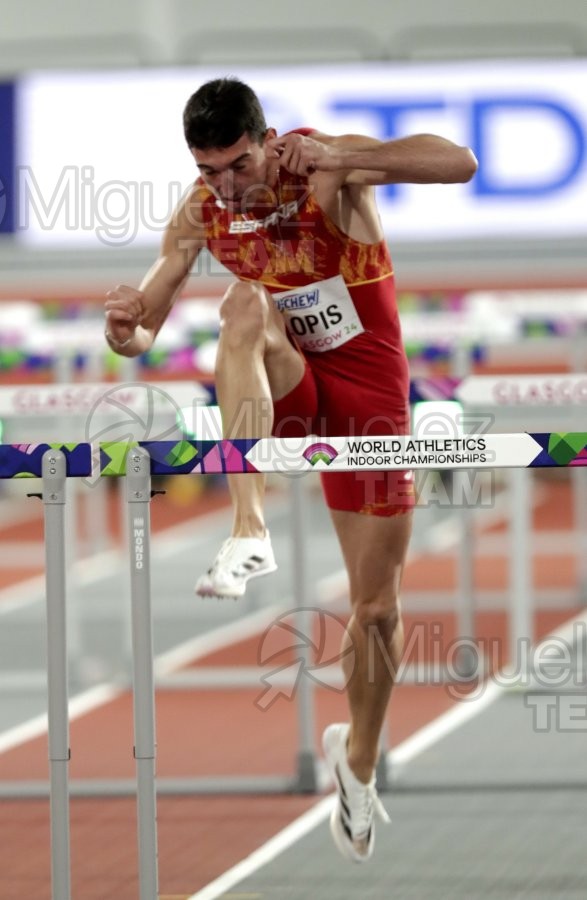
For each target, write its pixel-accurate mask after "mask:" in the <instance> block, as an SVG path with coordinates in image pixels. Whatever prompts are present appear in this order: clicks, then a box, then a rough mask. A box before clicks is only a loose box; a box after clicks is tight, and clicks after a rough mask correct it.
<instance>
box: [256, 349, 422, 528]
mask: <svg viewBox="0 0 587 900" xmlns="http://www.w3.org/2000/svg"><path fill="white" fill-rule="evenodd" d="M329 356H330V354H328V353H325V354H320V357H329ZM390 385H391V390H390V389H389V387H390ZM404 396H405V392H404V391H403V390H398V388H397V386H396V384H394V382H393V381H390V379H389V378H388V377H385V378H384V379H383V380H379V379H378V378H377V376H376V373H374V372H373V369H372V368H371V366H370V364H369V366H368V367H365V365H363V366H362V369H361V370H359V369H358V368H357V367H355V368H354V369H352V370H351V371H350V372H349V371H348V370H347V372H346V373H345V374H344V376H342V377H341V375H340V372H339V371H336V370H335V368H333V366H332V364H331V362H330V360H328V361H326V360H322V359H321V358H318V359H317V358H316V356H315V355H313V356H312V357H311V359H310V360H309V361H307V364H306V370H305V373H304V376H303V378H302V380H301V381H300V383H299V384H298V385H297V386H296V387H295V388H294V389H293V390H292V391H290V393H289V394H287V395H286V396H285V397H282V398H281V399H280V400H276V401H275V403H274V412H275V420H274V424H273V434H274V435H275V436H276V437H303V436H305V435H308V434H316V435H318V436H323V437H328V436H331V437H336V436H345V437H346V436H348V435H360V436H362V437H364V436H367V435H372V436H374V435H387V434H390V435H397V434H407V433H409V407H408V403H407V400H406V401H404V400H403V397H404ZM320 477H321V480H322V489H323V491H324V496H325V498H326V503H327V505H328V507H329V508H330V509H339V510H346V511H349V512H358V513H362V514H364V515H372V516H387V517H389V516H395V515H398V514H399V513H405V512H408V511H409V510H411V509H412V508H413V506H414V502H415V491H414V475H413V472H411V471H409V470H402V471H396V470H393V471H389V470H386V471H368V472H322V473H321V474H320Z"/></svg>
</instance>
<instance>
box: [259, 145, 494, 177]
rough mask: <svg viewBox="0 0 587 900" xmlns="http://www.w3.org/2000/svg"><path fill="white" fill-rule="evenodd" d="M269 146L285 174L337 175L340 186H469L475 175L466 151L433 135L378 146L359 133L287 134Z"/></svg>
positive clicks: (469, 153) (472, 159) (473, 163)
mask: <svg viewBox="0 0 587 900" xmlns="http://www.w3.org/2000/svg"><path fill="white" fill-rule="evenodd" d="M267 143H268V144H269V145H270V147H271V148H272V149H273V150H274V151H275V156H279V158H280V161H281V165H282V166H284V167H285V168H286V169H289V170H290V171H292V172H295V173H296V174H299V175H307V174H311V173H312V172H319V171H324V172H326V171H328V172H338V173H340V183H341V184H395V183H398V184H399V183H403V184H453V183H457V182H466V181H470V180H471V178H472V177H473V175H474V174H475V172H476V171H477V160H476V159H475V155H474V154H473V152H472V151H471V150H469V148H468V147H460V146H459V145H458V144H454V143H453V142H452V141H449V140H447V139H446V138H443V137H440V136H439V135H435V134H414V135H411V136H409V137H403V138H397V139H396V140H391V141H378V140H376V139H375V138H369V137H363V136H362V135H357V134H345V135H341V136H339V137H333V136H331V135H327V134H322V133H320V132H312V133H311V135H301V134H296V133H291V134H286V135H282V136H281V137H276V138H272V139H271V141H268V142H267Z"/></svg>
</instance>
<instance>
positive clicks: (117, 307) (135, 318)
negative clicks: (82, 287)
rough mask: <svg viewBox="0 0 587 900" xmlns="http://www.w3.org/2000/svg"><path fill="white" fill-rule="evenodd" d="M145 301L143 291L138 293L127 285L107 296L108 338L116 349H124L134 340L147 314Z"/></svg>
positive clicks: (120, 285) (122, 285)
mask: <svg viewBox="0 0 587 900" xmlns="http://www.w3.org/2000/svg"><path fill="white" fill-rule="evenodd" d="M143 300H144V294H143V292H142V291H136V290H135V289H134V288H131V287H127V286H126V285H125V284H119V285H118V286H117V287H116V288H115V289H114V290H113V291H108V293H107V294H106V303H105V304H104V309H105V315H106V337H107V338H109V339H110V341H111V343H112V344H113V345H114V347H116V346H117V345H118V346H119V347H123V346H124V345H125V344H128V343H129V342H130V340H131V339H132V337H133V335H134V333H135V329H136V327H137V325H139V324H140V322H141V319H142V317H143V315H144V312H145V308H144V305H143Z"/></svg>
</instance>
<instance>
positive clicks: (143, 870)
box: [126, 447, 158, 900]
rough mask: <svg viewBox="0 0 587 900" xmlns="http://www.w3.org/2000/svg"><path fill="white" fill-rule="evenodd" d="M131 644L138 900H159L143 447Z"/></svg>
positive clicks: (135, 456)
mask: <svg viewBox="0 0 587 900" xmlns="http://www.w3.org/2000/svg"><path fill="white" fill-rule="evenodd" d="M126 499H127V503H128V536H129V541H128V544H129V552H130V593H131V616H132V649H133V653H132V656H133V709H134V739H135V745H134V757H135V761H136V773H137V832H138V849H139V897H140V900H157V894H158V860H157V797H156V790H155V753H156V743H155V688H154V680H153V624H152V614H151V571H150V541H149V538H150V516H149V504H150V501H151V460H150V457H149V454H148V452H147V451H146V450H144V449H143V448H142V447H136V448H131V449H130V450H129V452H128V456H127V460H126Z"/></svg>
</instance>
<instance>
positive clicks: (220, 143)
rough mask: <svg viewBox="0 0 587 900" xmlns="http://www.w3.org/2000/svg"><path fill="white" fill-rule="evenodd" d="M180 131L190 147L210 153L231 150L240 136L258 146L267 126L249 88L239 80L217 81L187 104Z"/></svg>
mask: <svg viewBox="0 0 587 900" xmlns="http://www.w3.org/2000/svg"><path fill="white" fill-rule="evenodd" d="M183 130H184V134H185V139H186V141H187V142H188V146H189V147H195V148H197V149H199V150H213V149H216V148H221V149H224V148H225V147H231V146H232V145H233V144H235V143H236V142H237V141H238V140H239V138H241V137H242V136H243V134H248V135H249V137H250V138H251V140H254V141H257V142H258V143H259V144H260V143H261V142H262V140H263V138H264V136H265V134H266V133H267V125H266V122H265V115H264V113H263V110H262V108H261V104H260V102H259V98H258V97H257V95H256V94H255V92H254V91H253V90H252V89H251V88H250V87H249V86H248V84H244V83H243V82H242V81H239V80H238V78H217V79H215V80H214V81H208V82H206V84H203V85H202V87H201V88H198V90H197V91H196V93H195V94H192V96H191V97H190V99H189V100H188V102H187V104H186V107H185V109H184V112H183Z"/></svg>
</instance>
